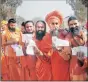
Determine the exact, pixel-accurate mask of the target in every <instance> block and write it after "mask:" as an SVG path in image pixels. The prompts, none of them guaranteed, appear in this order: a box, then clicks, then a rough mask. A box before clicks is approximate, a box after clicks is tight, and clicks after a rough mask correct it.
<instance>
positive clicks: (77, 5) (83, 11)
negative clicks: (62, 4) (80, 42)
mask: <svg viewBox="0 0 88 82" xmlns="http://www.w3.org/2000/svg"><path fill="white" fill-rule="evenodd" d="M66 1H67V3H68V4H69V5H71V7H72V9H73V10H74V14H75V16H76V17H77V18H78V20H79V21H80V22H81V24H83V25H84V24H85V22H86V21H87V7H85V6H84V5H83V4H82V0H66Z"/></svg>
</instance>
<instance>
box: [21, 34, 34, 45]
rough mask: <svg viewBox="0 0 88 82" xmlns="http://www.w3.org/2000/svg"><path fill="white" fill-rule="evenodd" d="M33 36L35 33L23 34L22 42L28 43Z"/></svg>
mask: <svg viewBox="0 0 88 82" xmlns="http://www.w3.org/2000/svg"><path fill="white" fill-rule="evenodd" d="M32 37H33V34H22V42H26V43H28V42H29V40H31V39H32Z"/></svg>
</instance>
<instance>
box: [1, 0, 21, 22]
mask: <svg viewBox="0 0 88 82" xmlns="http://www.w3.org/2000/svg"><path fill="white" fill-rule="evenodd" d="M21 3H22V0H0V20H7V19H9V18H11V17H15V16H16V15H15V13H16V9H17V7H18V6H19V5H21Z"/></svg>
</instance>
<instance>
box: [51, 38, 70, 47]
mask: <svg viewBox="0 0 88 82" xmlns="http://www.w3.org/2000/svg"><path fill="white" fill-rule="evenodd" d="M52 43H53V44H54V45H55V47H58V46H69V41H67V40H62V39H58V38H57V37H56V36H53V37H52Z"/></svg>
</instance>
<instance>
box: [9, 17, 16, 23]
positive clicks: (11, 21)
mask: <svg viewBox="0 0 88 82" xmlns="http://www.w3.org/2000/svg"><path fill="white" fill-rule="evenodd" d="M10 23H16V20H15V19H14V18H11V19H9V20H8V24H10Z"/></svg>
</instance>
